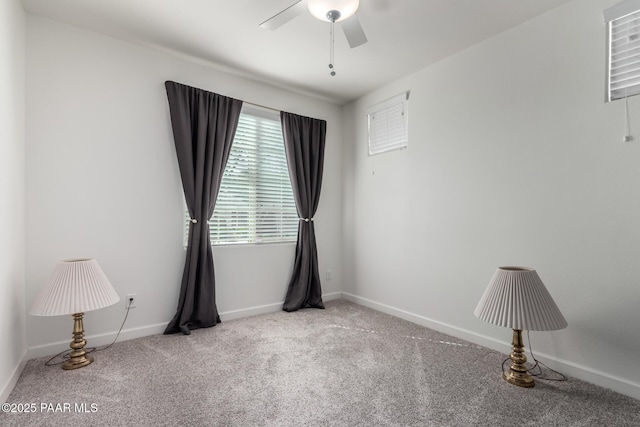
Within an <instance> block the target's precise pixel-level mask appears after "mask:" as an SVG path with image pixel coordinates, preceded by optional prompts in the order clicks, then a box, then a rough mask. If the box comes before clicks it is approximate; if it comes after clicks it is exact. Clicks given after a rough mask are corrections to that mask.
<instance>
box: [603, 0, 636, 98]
mask: <svg viewBox="0 0 640 427" xmlns="http://www.w3.org/2000/svg"><path fill="white" fill-rule="evenodd" d="M604 17H605V21H606V22H607V24H608V25H607V27H608V33H609V43H608V45H609V54H608V59H609V63H608V69H607V71H608V73H607V74H608V79H607V80H608V82H607V83H608V85H607V86H608V91H607V100H608V101H613V100H615V99H620V98H625V97H627V96H631V95H637V94H639V93H640V1H638V0H628V1H625V2H622V3H619V4H617V5H615V6H613V7H611V8H609V9H607V10H605V11H604Z"/></svg>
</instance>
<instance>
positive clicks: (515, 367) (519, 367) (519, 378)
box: [502, 329, 536, 387]
mask: <svg viewBox="0 0 640 427" xmlns="http://www.w3.org/2000/svg"><path fill="white" fill-rule="evenodd" d="M509 359H511V367H510V368H509V370H508V371H505V372H503V373H502V378H504V379H505V381H507V382H509V383H511V384H514V385H517V386H519V387H533V386H534V385H536V383H535V382H534V381H533V377H531V375H529V374H528V373H527V367H526V366H525V363H526V362H527V356H526V355H525V354H524V345H523V344H522V330H520V329H514V330H513V351H512V352H511V354H510V355H509Z"/></svg>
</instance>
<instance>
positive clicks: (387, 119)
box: [367, 91, 409, 156]
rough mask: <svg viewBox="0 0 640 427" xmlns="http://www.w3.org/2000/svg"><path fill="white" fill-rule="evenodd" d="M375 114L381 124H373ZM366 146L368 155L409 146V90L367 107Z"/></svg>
mask: <svg viewBox="0 0 640 427" xmlns="http://www.w3.org/2000/svg"><path fill="white" fill-rule="evenodd" d="M398 113H400V114H398ZM376 116H377V117H378V120H380V119H382V120H384V124H383V125H379V126H378V125H375V124H374V121H375V120H376ZM378 138H380V140H378ZM367 146H368V153H369V156H375V155H378V154H382V153H386V152H389V151H394V150H404V149H406V148H408V147H409V91H405V92H402V93H400V94H398V95H395V96H393V97H391V98H388V99H386V100H384V101H382V102H379V103H377V104H374V105H372V106H370V107H368V108H367Z"/></svg>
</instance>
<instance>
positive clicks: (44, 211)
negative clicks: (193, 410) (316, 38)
mask: <svg viewBox="0 0 640 427" xmlns="http://www.w3.org/2000/svg"><path fill="white" fill-rule="evenodd" d="M165 80H175V81H178V82H181V83H184V84H188V85H192V86H195V87H200V88H203V89H206V90H210V91H214V92H218V93H221V94H224V95H227V96H231V97H235V98H238V99H242V100H245V101H248V102H253V103H257V104H262V105H267V106H271V107H273V108H276V109H282V110H285V111H290V112H294V113H297V114H302V115H307V116H312V117H317V118H321V119H325V120H327V121H328V134H327V147H326V161H325V171H324V182H323V188H322V197H321V201H320V207H319V210H318V214H317V216H316V230H317V233H318V250H319V261H320V269H321V271H323V272H324V271H325V270H327V269H330V270H332V271H333V280H331V281H326V280H325V281H323V291H324V293H325V294H327V293H328V294H331V293H335V292H338V291H340V290H341V287H342V283H341V269H342V266H341V263H342V257H341V242H340V236H341V226H342V222H341V214H342V206H341V204H342V190H341V183H342V176H341V174H342V151H341V150H342V149H341V145H342V143H341V137H342V124H341V117H340V108H339V107H338V106H336V105H333V104H329V103H326V102H323V101H319V100H316V99H311V98H308V97H305V96H301V95H298V94H295V93H290V92H286V91H283V90H282V89H277V88H274V87H271V86H268V85H265V84H262V83H257V82H254V81H251V80H247V79H244V78H240V77H236V76H233V75H229V74H226V73H223V72H220V71H217V70H215V69H213V68H211V67H207V66H205V65H202V64H200V65H199V64H196V63H194V62H188V61H186V60H184V59H179V58H178V57H177V56H173V55H171V54H169V53H166V52H161V51H159V50H155V49H151V48H148V47H143V46H139V45H135V44H131V43H127V42H123V41H119V40H115V39H112V38H108V37H104V36H100V35H97V34H95V33H91V32H87V31H85V30H81V29H78V28H75V27H71V26H67V25H64V24H59V23H56V22H54V21H50V20H47V19H44V18H40V17H36V16H32V15H29V16H28V19H27V124H28V129H27V153H26V187H27V188H26V194H27V215H26V222H27V233H26V237H27V265H28V269H27V275H26V282H27V283H26V284H27V286H26V301H27V305H30V304H31V303H32V301H33V299H34V297H35V295H36V294H37V292H38V291H39V289H40V288H41V286H42V285H43V284H44V283H45V281H46V280H47V278H48V277H49V275H50V274H51V272H52V271H53V269H54V267H55V265H56V263H57V262H58V261H59V260H62V259H67V258H73V257H94V258H96V259H97V260H98V262H99V263H100V265H101V266H102V268H103V270H104V271H105V273H106V274H107V276H108V277H109V278H110V280H111V282H112V283H113V285H114V287H115V288H116V290H117V292H118V293H119V295H120V297H121V298H122V300H123V301H122V302H121V303H119V304H117V305H116V306H112V307H109V308H106V309H102V310H98V311H95V312H90V313H88V314H87V316H86V317H85V330H86V331H87V334H88V336H89V337H90V338H91V337H92V336H96V335H103V334H104V336H99V337H95V338H94V339H93V340H91V341H90V343H89V344H98V343H104V342H107V341H109V340H110V339H112V338H113V332H114V331H116V330H117V328H118V327H119V325H120V322H121V321H122V318H123V316H124V314H125V310H124V307H125V304H124V298H125V294H127V293H136V294H137V308H135V309H133V310H132V311H131V313H130V315H129V319H128V320H127V325H126V326H125V329H126V330H127V332H126V333H125V334H124V337H125V338H130V337H133V336H139V335H144V334H149V333H159V332H162V331H163V330H164V327H165V326H166V323H167V322H168V321H169V320H170V319H171V318H172V317H173V315H174V314H175V310H176V307H177V302H178V292H179V288H180V279H181V276H182V269H183V266H184V250H183V246H182V244H183V243H182V242H183V236H182V230H183V228H182V227H183V210H182V209H183V196H182V186H181V183H180V177H179V172H178V165H177V161H176V155H175V148H174V145H173V136H172V134H171V125H170V119H169V110H168V104H167V100H166V93H165V89H164V81H165ZM294 249H295V244H284V245H268V246H243V247H227V248H215V249H214V259H215V267H216V277H217V284H216V289H217V304H218V309H219V311H220V312H222V313H223V316H222V317H223V320H224V319H225V318H232V317H234V316H240V315H246V314H253V313H257V312H260V311H261V310H276V309H279V308H281V303H282V301H283V300H284V296H285V293H286V288H287V284H288V279H289V275H290V273H291V270H292V266H293V254H294ZM225 314H226V316H225ZM71 328H72V323H71V320H70V318H66V317H55V318H38V317H31V316H29V317H28V318H27V343H28V345H29V348H30V350H31V351H30V355H33V356H36V355H40V354H51V353H52V352H53V351H54V350H57V349H58V348H60V349H64V348H65V346H68V342H69V341H70V339H71Z"/></svg>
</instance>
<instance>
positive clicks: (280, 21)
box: [260, 0, 367, 48]
mask: <svg viewBox="0 0 640 427" xmlns="http://www.w3.org/2000/svg"><path fill="white" fill-rule="evenodd" d="M359 5H360V0H299V1H297V2H295V3H294V4H292V5H291V6H289V7H287V8H286V9H284V10H282V11H280V12H278V13H277V14H275V15H273V16H272V17H271V18H269V19H267V20H266V21H264V22H263V23H262V24H260V28H264V29H266V30H275V29H276V28H279V27H280V26H282V25H284V24H286V23H287V22H289V21H291V20H292V19H293V18H295V17H296V16H298V15H301V14H302V13H304V12H305V10H308V11H309V12H310V13H311V14H312V15H313V16H314V17H315V18H317V19H319V20H321V21H325V22H330V23H331V24H334V23H337V22H340V23H341V26H342V30H343V31H344V35H345V36H346V38H347V42H349V46H350V47H351V48H354V47H358V46H360V45H362V44H365V43H366V42H367V36H366V35H365V34H364V30H363V29H362V26H361V25H360V21H359V20H358V16H357V15H356V11H357V10H358V6H359Z"/></svg>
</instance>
